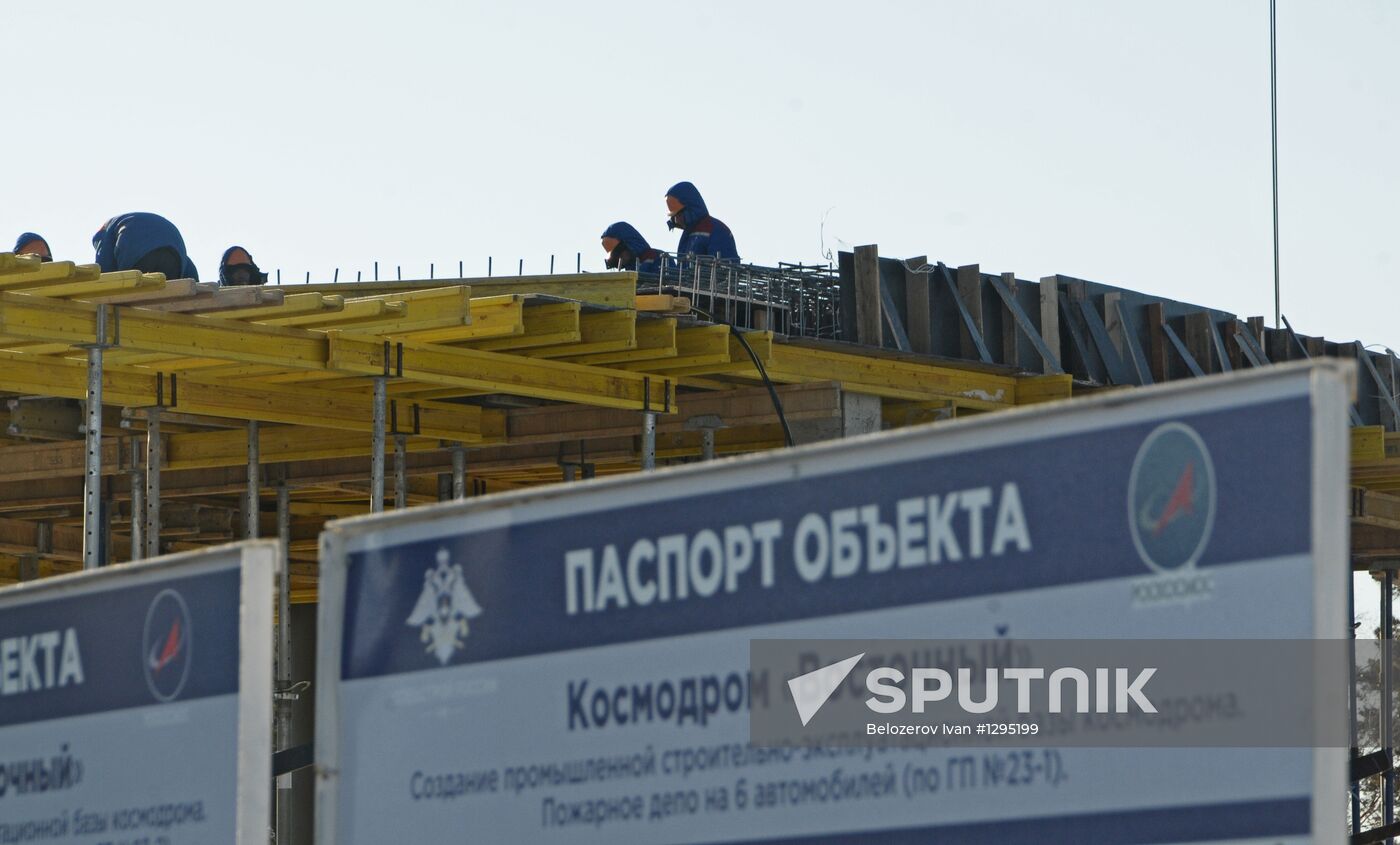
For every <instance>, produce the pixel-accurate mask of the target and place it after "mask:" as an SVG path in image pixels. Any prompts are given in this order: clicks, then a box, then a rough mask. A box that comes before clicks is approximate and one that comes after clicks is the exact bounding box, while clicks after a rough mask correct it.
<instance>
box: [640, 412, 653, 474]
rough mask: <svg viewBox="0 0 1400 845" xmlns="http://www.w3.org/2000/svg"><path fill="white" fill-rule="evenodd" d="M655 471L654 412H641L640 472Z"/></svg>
mask: <svg viewBox="0 0 1400 845" xmlns="http://www.w3.org/2000/svg"><path fill="white" fill-rule="evenodd" d="M654 469H656V412H655V411H643V412H642V471H643V472H649V471H651V470H654Z"/></svg>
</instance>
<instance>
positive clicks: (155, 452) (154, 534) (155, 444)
mask: <svg viewBox="0 0 1400 845" xmlns="http://www.w3.org/2000/svg"><path fill="white" fill-rule="evenodd" d="M161 452H162V449H161V442H160V408H158V407H151V408H147V409H146V530H145V531H144V532H143V534H144V536H145V539H146V557H156V556H157V555H159V554H160V467H161V464H163V463H165V458H164V456H163V455H162V454H161Z"/></svg>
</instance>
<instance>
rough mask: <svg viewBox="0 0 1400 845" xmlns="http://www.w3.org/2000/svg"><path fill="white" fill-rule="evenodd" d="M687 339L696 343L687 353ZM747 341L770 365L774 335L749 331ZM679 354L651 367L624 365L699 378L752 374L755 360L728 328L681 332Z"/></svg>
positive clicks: (679, 334) (715, 327)
mask: <svg viewBox="0 0 1400 845" xmlns="http://www.w3.org/2000/svg"><path fill="white" fill-rule="evenodd" d="M687 338H692V340H690V341H689V342H690V343H691V344H693V346H692V348H691V349H690V350H689V351H687V350H686V348H685V344H686V343H687ZM744 339H745V340H747V341H748V343H749V347H750V348H751V349H753V351H754V354H755V355H757V356H758V359H759V360H760V361H763V362H765V363H766V362H767V360H768V358H769V352H770V350H771V349H772V346H773V334H772V332H746V333H745V334H744ZM676 340H677V346H678V352H677V356H676V358H675V359H674V360H664V361H659V362H657V364H656V365H655V366H652V365H650V364H636V365H631V364H629V365H624V366H625V367H626V368H627V369H632V370H646V371H648V372H653V371H655V372H663V373H666V374H667V375H677V376H697V375H713V374H715V373H726V372H740V373H749V372H753V359H752V358H750V357H749V353H748V351H747V350H745V349H744V346H743V344H741V343H740V342H739V340H738V338H736V337H734V333H733V332H731V331H730V330H729V327H728V326H702V327H698V328H693V329H681V330H680V331H679V332H678V333H677V335H676Z"/></svg>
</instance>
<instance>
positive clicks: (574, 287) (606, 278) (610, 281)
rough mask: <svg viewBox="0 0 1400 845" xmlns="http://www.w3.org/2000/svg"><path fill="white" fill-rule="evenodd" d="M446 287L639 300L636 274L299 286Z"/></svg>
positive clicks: (366, 290) (367, 291)
mask: <svg viewBox="0 0 1400 845" xmlns="http://www.w3.org/2000/svg"><path fill="white" fill-rule="evenodd" d="M443 285H465V286H469V287H471V288H472V292H473V295H475V296H478V297H482V296H499V295H506V294H524V295H531V294H533V295H537V296H539V295H543V296H554V297H558V298H560V299H575V300H578V301H580V302H588V303H592V304H594V305H608V306H612V307H614V308H634V307H635V306H636V299H637V274H636V273H632V272H615V273H551V274H549V275H542V276H531V275H524V276H487V277H476V278H467V279H436V280H434V279H409V280H404V281H392V282H390V281H379V282H343V283H341V284H335V285H330V284H315V285H305V286H300V285H299V286H298V288H299V289H300V290H310V291H313V292H315V293H340V294H344V295H345V296H346V297H351V296H368V295H381V294H394V293H398V292H399V291H405V290H420V289H425V288H439V287H442V286H443Z"/></svg>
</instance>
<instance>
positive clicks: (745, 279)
mask: <svg viewBox="0 0 1400 845" xmlns="http://www.w3.org/2000/svg"><path fill="white" fill-rule="evenodd" d="M637 292H638V293H660V294H671V295H673V296H683V297H686V298H688V299H689V300H690V302H691V307H692V308H693V309H695V310H696V311H697V312H699V313H700V314H701V315H702V316H704V317H707V318H709V319H711V320H714V321H716V322H724V323H729V324H730V325H733V326H737V327H739V328H745V329H758V330H766V331H771V332H774V333H775V334H779V335H783V336H786V337H813V338H826V339H829V340H839V339H840V337H841V313H840V310H841V293H840V289H839V285H838V281H837V274H836V271H835V269H834V268H832V267H831V266H830V265H814V264H786V263H780V264H779V265H778V266H777V267H761V266H758V265H755V264H741V263H739V262H737V261H725V260H722V259H717V258H715V257H713V256H709V255H675V254H672V253H662V254H661V258H660V259H659V261H658V270H657V272H655V273H639V274H638V278H637Z"/></svg>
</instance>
